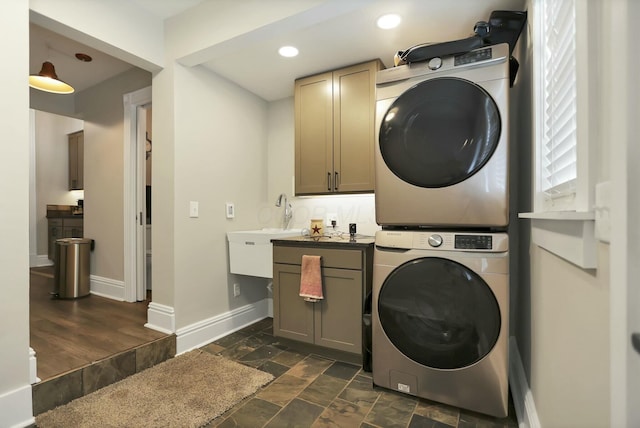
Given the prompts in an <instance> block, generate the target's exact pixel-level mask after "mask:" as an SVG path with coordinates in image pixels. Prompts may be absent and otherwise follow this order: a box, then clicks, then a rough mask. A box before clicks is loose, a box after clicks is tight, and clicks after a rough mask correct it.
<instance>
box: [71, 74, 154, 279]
mask: <svg viewBox="0 0 640 428" xmlns="http://www.w3.org/2000/svg"><path fill="white" fill-rule="evenodd" d="M150 84H151V74H150V73H148V72H146V71H144V70H141V69H138V68H133V69H131V70H128V71H125V72H124V73H122V74H119V75H118V76H115V77H113V78H111V79H109V80H107V81H105V82H103V83H101V84H99V85H96V86H94V87H92V88H88V89H85V90H84V91H82V92H80V93H78V94H77V95H76V109H77V112H78V113H80V114H81V116H82V117H83V118H84V237H85V238H91V239H94V240H95V250H94V251H93V252H92V257H91V274H92V275H97V276H99V277H103V278H109V279H111V280H115V281H122V280H123V279H124V259H123V253H124V215H123V206H124V184H123V177H124V165H123V159H124V104H123V95H124V94H126V93H129V92H133V91H135V90H138V89H141V88H144V87H147V86H149V85H150Z"/></svg>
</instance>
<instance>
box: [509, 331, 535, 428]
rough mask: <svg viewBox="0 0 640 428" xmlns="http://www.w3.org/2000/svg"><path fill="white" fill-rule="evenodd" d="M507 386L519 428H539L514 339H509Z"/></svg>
mask: <svg viewBox="0 0 640 428" xmlns="http://www.w3.org/2000/svg"><path fill="white" fill-rule="evenodd" d="M509 385H510V386H511V396H512V398H513V405H514V407H515V408H516V416H517V417H518V426H519V427H520V428H540V420H539V419H538V413H537V411H536V405H535V403H534V401H533V394H532V392H531V390H530V389H529V384H528V382H527V376H526V375H525V373H524V367H523V366H522V359H521V358H520V352H519V351H518V344H517V342H516V338H515V337H514V336H511V338H510V339H509Z"/></svg>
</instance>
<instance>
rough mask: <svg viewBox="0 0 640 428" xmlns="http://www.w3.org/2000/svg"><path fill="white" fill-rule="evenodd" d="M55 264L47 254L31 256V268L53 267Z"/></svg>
mask: <svg viewBox="0 0 640 428" xmlns="http://www.w3.org/2000/svg"><path fill="white" fill-rule="evenodd" d="M52 265H53V262H52V261H51V260H49V256H47V255H46V254H29V267H41V266H52Z"/></svg>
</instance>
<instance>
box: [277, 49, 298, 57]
mask: <svg viewBox="0 0 640 428" xmlns="http://www.w3.org/2000/svg"><path fill="white" fill-rule="evenodd" d="M278 53H279V54H280V55H282V56H284V57H287V58H291V57H294V56H297V55H298V49H296V48H294V47H293V46H283V47H281V48H280V49H278Z"/></svg>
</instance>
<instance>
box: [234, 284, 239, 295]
mask: <svg viewBox="0 0 640 428" xmlns="http://www.w3.org/2000/svg"><path fill="white" fill-rule="evenodd" d="M239 295H240V284H233V297H238V296H239Z"/></svg>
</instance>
